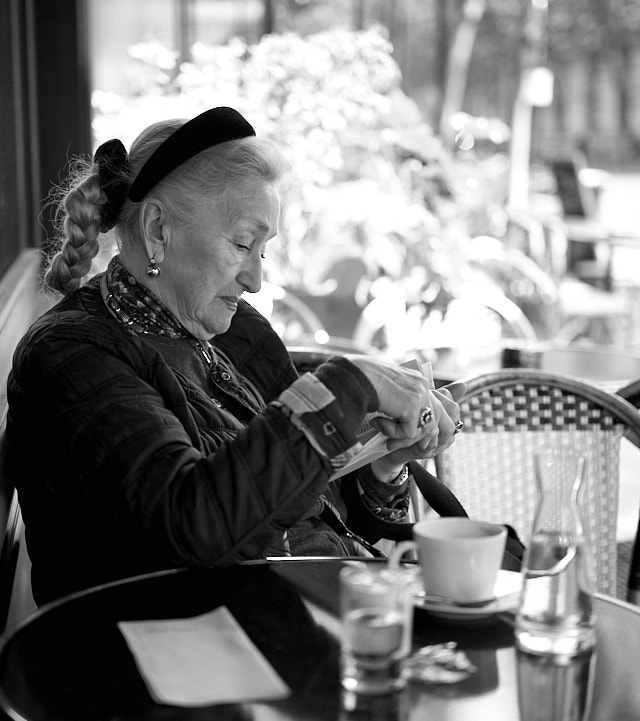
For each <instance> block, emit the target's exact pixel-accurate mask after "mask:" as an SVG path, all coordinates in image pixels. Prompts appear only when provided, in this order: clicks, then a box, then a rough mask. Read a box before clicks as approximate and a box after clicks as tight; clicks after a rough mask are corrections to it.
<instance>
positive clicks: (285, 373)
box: [6, 108, 461, 604]
mask: <svg viewBox="0 0 640 721" xmlns="http://www.w3.org/2000/svg"><path fill="white" fill-rule="evenodd" d="M280 173H281V162H280V159H279V156H278V153H277V152H276V150H275V148H274V147H273V146H272V144H271V143H270V142H268V141H267V140H265V139H259V138H256V137H255V133H254V130H253V128H252V127H251V125H250V124H249V123H248V122H247V121H246V120H245V119H244V118H243V117H242V116H241V115H240V114H238V113H237V112H236V111H234V110H232V109H231V108H214V109H212V110H209V111H207V112H205V113H203V114H202V115H199V116H198V117H196V118H194V119H193V120H190V121H188V122H185V121H168V122H159V123H156V124H154V125H152V126H150V127H149V128H147V129H146V130H145V131H144V132H143V133H142V134H141V135H140V136H139V137H138V138H137V139H136V141H135V142H134V143H133V145H132V147H131V151H130V153H127V152H126V150H125V148H124V147H123V145H122V143H120V141H117V140H112V141H109V142H108V143H105V144H104V145H102V146H100V148H98V150H97V152H96V156H95V158H94V162H93V163H85V164H84V167H82V168H79V167H77V166H76V167H75V171H74V175H73V178H72V180H71V182H70V183H69V184H68V189H67V192H66V194H64V197H62V198H61V202H60V208H59V212H60V215H59V217H60V220H61V224H60V227H61V238H60V241H61V247H60V250H59V251H58V252H57V254H55V255H54V256H53V258H52V259H51V262H50V264H49V267H48V270H47V273H46V276H45V281H46V283H47V284H48V285H49V286H50V287H51V288H53V289H55V290H56V291H58V292H59V293H61V294H62V295H63V296H64V297H63V298H62V299H61V300H60V301H59V302H58V303H57V305H55V306H54V307H53V308H52V309H51V310H49V311H48V312H47V313H46V314H45V315H44V316H43V317H41V318H40V319H39V320H38V321H37V322H36V323H35V324H34V325H33V327H32V328H31V329H30V330H29V332H28V333H27V334H26V336H25V337H24V338H23V340H22V341H21V342H20V344H19V347H18V349H17V352H16V354H15V358H14V366H13V370H12V372H11V374H10V378H9V382H8V396H9V407H10V410H9V416H8V422H7V432H6V462H7V464H8V466H9V470H10V472H11V473H12V474H13V475H14V477H15V480H16V486H17V488H18V495H19V500H20V504H21V508H22V512H23V517H24V521H25V526H26V539H27V547H28V550H29V554H30V557H31V560H32V586H33V591H34V597H35V599H36V602H37V603H39V604H40V603H43V602H45V601H48V600H51V599H54V598H56V597H59V596H60V595H62V594H65V593H68V592H70V591H74V590H78V589H82V588H86V587H88V586H91V585H95V584H98V583H104V582H107V581H110V580H114V579H118V578H123V577H126V576H132V575H136V574H140V573H144V572H150V571H155V570H159V569H166V568H171V567H175V566H181V565H212V564H232V563H236V562H239V561H242V560H245V559H251V558H256V557H262V556H265V555H267V554H270V555H274V554H280V555H283V554H288V553H293V554H300V553H324V554H331V555H347V554H353V553H366V552H367V551H366V550H365V548H366V546H367V544H366V542H365V541H364V540H362V541H360V540H358V539H355V538H354V535H353V534H351V533H350V532H349V530H348V528H347V526H346V525H344V522H345V520H346V521H347V522H348V518H347V519H345V518H344V517H341V514H340V510H341V509H343V507H344V504H343V503H342V501H341V496H340V493H339V487H338V486H337V485H336V484H335V483H334V482H332V481H330V478H331V477H332V475H334V474H335V473H336V472H337V471H339V469H340V468H341V467H343V466H344V465H345V464H346V463H347V462H348V461H349V460H350V459H351V458H352V457H353V455H354V454H355V453H357V452H358V450H359V449H360V444H359V443H358V442H357V440H356V431H357V429H358V428H359V426H361V424H362V421H363V419H364V418H365V415H366V414H367V413H372V412H375V413H377V414H380V415H379V416H378V417H377V419H376V420H375V421H374V423H375V424H376V425H377V427H378V429H379V430H381V431H382V432H383V433H384V434H385V435H386V436H388V438H389V439H390V440H389V442H388V446H387V447H388V451H389V452H388V453H387V455H385V456H383V457H382V458H380V459H379V460H377V461H375V462H374V463H372V464H371V465H370V466H366V467H365V468H363V469H361V470H360V471H358V472H355V473H353V474H351V475H348V476H345V478H343V479H341V480H342V483H343V484H346V483H349V484H351V485H352V488H353V487H357V488H358V489H359V492H360V493H361V494H362V495H363V496H364V497H365V500H366V501H367V503H368V505H370V506H372V507H373V506H375V507H376V508H379V509H380V511H381V512H383V513H384V512H385V511H386V512H389V509H392V510H393V509H395V512H396V513H399V514H400V515H402V513H403V512H404V509H405V507H406V497H407V490H406V489H407V480H406V479H407V473H406V466H405V463H406V462H407V461H408V460H409V459H412V458H416V457H428V456H431V455H433V454H434V453H438V452H440V451H441V450H442V449H444V448H445V447H446V446H447V445H448V444H449V443H450V442H451V440H452V438H453V435H454V433H455V422H456V421H457V419H458V418H459V415H458V406H457V403H456V400H455V397H459V394H460V392H461V390H460V388H459V387H458V388H454V389H453V390H452V391H451V392H449V391H432V390H431V389H430V388H429V386H428V384H427V381H426V380H425V379H424V378H423V377H422V376H421V375H420V374H419V373H417V372H415V371H409V370H406V369H403V368H399V367H395V366H393V365H391V364H386V363H383V362H381V361H379V360H375V359H372V358H368V357H364V356H362V357H360V356H346V357H342V358H340V357H335V358H332V359H329V360H328V361H326V362H325V363H323V364H322V365H321V366H320V367H319V368H318V369H317V371H316V372H315V373H313V374H305V375H303V376H302V377H298V375H297V373H296V372H295V369H294V368H293V365H292V364H291V361H290V358H289V356H288V354H287V351H286V349H285V348H284V346H283V345H282V343H281V341H280V339H279V338H278V336H277V335H276V334H275V332H274V331H273V330H272V329H271V327H270V325H269V323H268V322H267V321H266V320H265V318H263V317H262V316H261V315H259V314H258V313H257V311H255V310H254V309H252V307H251V306H250V305H249V304H247V303H246V302H245V301H243V300H242V299H241V297H242V295H243V294H244V293H245V292H247V293H255V292H256V291H258V290H259V289H260V284H261V278H262V265H263V259H264V257H265V253H266V252H267V247H268V241H269V240H270V239H271V238H273V236H275V235H276V233H277V224H278V214H279V199H278V193H277V189H276V183H277V181H278V179H279V177H280ZM112 228H114V229H115V234H116V237H117V242H118V249H119V254H117V255H115V257H113V259H112V260H111V262H110V263H109V266H108V268H107V270H106V271H105V272H104V273H101V274H99V275H96V276H94V277H93V278H89V279H87V278H86V276H87V275H88V274H89V272H90V269H91V266H92V261H93V259H94V258H95V257H96V255H97V254H98V252H99V250H100V243H101V242H102V241H103V235H102V234H104V233H106V232H108V231H110V230H111V229H112ZM452 394H453V395H452ZM356 484H357V485H356Z"/></svg>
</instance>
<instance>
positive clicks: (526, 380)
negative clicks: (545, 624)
mask: <svg viewBox="0 0 640 721" xmlns="http://www.w3.org/2000/svg"><path fill="white" fill-rule="evenodd" d="M464 380H465V382H466V384H467V393H466V395H465V397H464V398H463V399H462V400H461V401H460V411H461V419H462V420H463V421H464V424H465V425H464V431H463V433H461V434H460V435H459V436H458V438H457V439H456V442H455V443H454V444H453V445H452V446H450V448H448V449H447V451H445V452H444V453H443V454H442V455H441V456H439V457H438V458H437V459H436V462H435V466H436V472H437V475H438V477H439V478H440V480H441V481H443V482H444V483H446V484H447V485H448V486H449V487H450V488H451V490H452V491H453V492H454V493H455V494H456V496H457V497H458V498H459V500H460V502H461V503H462V504H463V505H464V507H465V508H466V510H467V512H468V513H469V515H470V516H472V517H474V516H475V517H477V518H482V519H484V520H489V521H494V522H497V523H509V524H510V525H512V526H513V527H514V528H515V529H516V531H517V532H518V535H519V536H520V538H521V539H522V541H523V542H524V543H525V545H526V544H527V543H528V541H529V537H530V532H531V528H532V525H533V517H534V513H535V510H536V506H537V500H538V495H537V487H536V482H535V476H534V454H535V452H536V451H538V450H541V449H543V448H546V447H549V446H559V445H570V446H571V447H572V448H574V449H577V450H578V451H579V452H580V453H581V454H582V455H584V457H585V459H586V479H585V481H584V482H583V489H582V508H583V520H584V522H585V530H586V533H587V537H588V541H589V544H590V547H591V552H592V556H593V559H594V567H595V574H596V590H597V591H599V592H601V593H606V594H608V595H611V596H617V597H618V598H628V599H629V600H632V596H633V594H631V595H630V594H629V591H628V576H629V573H628V569H623V570H622V571H621V572H620V574H619V575H620V578H618V569H617V566H618V563H617V560H618V555H617V539H616V526H617V519H618V483H619V451H620V442H621V439H622V438H623V437H626V438H628V439H629V440H630V441H631V442H632V443H633V444H634V445H635V446H638V447H640V414H639V413H638V411H637V410H636V409H635V408H634V407H633V406H631V405H630V404H629V403H627V402H626V401H625V400H623V399H621V398H619V397H617V396H615V395H613V394H610V393H608V392H607V391H604V390H602V389H600V388H598V387H596V386H594V385H591V384H590V383H588V382H585V381H581V380H578V379H575V378H572V377H569V376H563V375H558V374H555V373H550V372H544V371H539V370H533V369H522V368H515V369H505V370H500V371H496V372H493V373H484V374H479V375H476V376H473V377H468V378H465V379H464ZM637 542H638V540H637V537H636V541H635V544H637ZM636 555H638V554H636Z"/></svg>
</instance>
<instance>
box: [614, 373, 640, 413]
mask: <svg viewBox="0 0 640 721" xmlns="http://www.w3.org/2000/svg"><path fill="white" fill-rule="evenodd" d="M616 393H617V395H619V396H620V398H624V399H625V401H628V402H629V403H631V405H632V406H635V407H636V408H640V378H636V379H635V380H632V381H629V383H627V384H626V385H624V386H622V388H618V390H617V391H616Z"/></svg>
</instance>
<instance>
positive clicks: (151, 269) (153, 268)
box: [145, 258, 160, 278]
mask: <svg viewBox="0 0 640 721" xmlns="http://www.w3.org/2000/svg"><path fill="white" fill-rule="evenodd" d="M145 273H146V274H147V275H148V276H149V278H157V277H158V276H159V275H160V268H158V266H157V265H156V259H155V258H151V260H150V261H149V265H148V266H147V267H146V268H145Z"/></svg>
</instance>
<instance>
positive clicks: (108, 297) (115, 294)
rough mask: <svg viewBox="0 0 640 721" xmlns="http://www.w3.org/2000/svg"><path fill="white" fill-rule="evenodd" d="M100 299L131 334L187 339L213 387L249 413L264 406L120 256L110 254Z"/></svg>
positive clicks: (254, 392)
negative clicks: (144, 284)
mask: <svg viewBox="0 0 640 721" xmlns="http://www.w3.org/2000/svg"><path fill="white" fill-rule="evenodd" d="M102 284H103V286H102V287H103V297H104V301H105V303H106V305H107V307H108V308H109V310H110V311H111V313H112V314H113V315H114V316H115V317H116V318H117V319H118V320H119V321H120V322H121V323H122V324H123V325H126V326H127V327H128V328H130V329H131V330H132V331H133V332H134V333H143V334H147V333H153V334H156V335H165V336H169V337H170V338H190V339H191V340H192V341H193V344H194V346H195V348H196V349H197V352H199V354H200V355H202V356H203V357H204V359H205V360H206V363H207V365H208V367H209V375H210V376H211V378H212V379H213V381H214V382H215V383H216V385H217V386H219V387H220V388H222V389H224V390H225V391H226V392H227V393H231V394H232V395H233V396H235V397H236V398H237V399H238V400H240V402H241V403H242V404H243V405H244V406H245V407H247V408H249V409H250V410H251V413H252V414H254V413H259V412H260V411H261V410H262V409H263V408H264V405H265V404H264V401H263V400H262V398H261V396H260V394H259V393H258V391H257V390H256V389H255V388H253V387H252V385H251V384H250V383H249V382H248V381H247V379H246V378H242V377H241V376H239V375H238V374H237V372H236V371H235V369H234V368H233V365H232V364H231V362H230V361H228V359H225V358H223V354H222V353H221V352H220V351H219V350H217V349H214V348H213V346H212V345H211V344H210V343H208V342H206V341H202V340H200V339H198V338H195V337H194V336H193V335H192V334H191V333H189V331H188V330H187V329H186V328H185V327H184V326H183V325H182V324H181V323H180V322H179V321H178V320H177V319H176V318H174V316H173V315H172V314H171V312H170V311H169V310H168V308H166V307H165V306H164V305H163V304H162V302H161V301H160V300H159V299H158V298H157V297H156V296H155V295H154V294H153V293H152V292H151V291H150V290H149V289H148V288H145V287H144V286H143V285H141V284H140V283H138V281H137V280H136V278H134V276H133V275H131V273H130V272H129V271H128V270H127V269H126V268H125V267H124V265H123V264H122V261H121V260H120V256H118V255H116V256H114V257H113V258H112V259H111V261H110V263H109V266H108V267H107V270H106V271H105V274H104V276H103V280H102Z"/></svg>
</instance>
